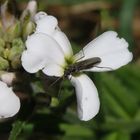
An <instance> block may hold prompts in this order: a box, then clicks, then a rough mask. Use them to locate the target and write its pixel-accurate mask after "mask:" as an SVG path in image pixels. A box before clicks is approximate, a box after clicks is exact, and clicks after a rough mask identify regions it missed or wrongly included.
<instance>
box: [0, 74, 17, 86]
mask: <svg viewBox="0 0 140 140" xmlns="http://www.w3.org/2000/svg"><path fill="white" fill-rule="evenodd" d="M0 78H1V80H2V81H3V82H4V83H6V84H7V85H12V82H13V81H14V80H15V79H16V75H15V73H13V72H3V74H1V77H0Z"/></svg>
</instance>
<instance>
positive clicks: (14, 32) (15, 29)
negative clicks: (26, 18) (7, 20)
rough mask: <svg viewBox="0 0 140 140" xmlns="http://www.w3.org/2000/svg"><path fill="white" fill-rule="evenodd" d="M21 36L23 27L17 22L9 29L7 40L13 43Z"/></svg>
mask: <svg viewBox="0 0 140 140" xmlns="http://www.w3.org/2000/svg"><path fill="white" fill-rule="evenodd" d="M20 34H21V25H20V22H19V21H17V22H16V23H15V24H14V25H12V26H10V27H9V28H8V29H7V40H8V41H10V42H11V41H12V40H13V39H14V38H17V37H19V36H20Z"/></svg>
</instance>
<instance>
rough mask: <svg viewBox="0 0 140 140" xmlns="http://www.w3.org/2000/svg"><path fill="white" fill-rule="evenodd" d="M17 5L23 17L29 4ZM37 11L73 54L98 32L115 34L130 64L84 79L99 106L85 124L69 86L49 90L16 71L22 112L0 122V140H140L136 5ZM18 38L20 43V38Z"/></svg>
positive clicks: (139, 14)
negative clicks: (53, 22)
mask: <svg viewBox="0 0 140 140" xmlns="http://www.w3.org/2000/svg"><path fill="white" fill-rule="evenodd" d="M11 2H12V3H14V1H12V0H11ZM16 2H17V5H16V6H17V7H16V8H17V9H18V12H19V13H21V11H23V10H24V8H25V6H26V5H27V2H28V1H27V0H17V1H16ZM17 9H15V10H17ZM40 10H42V11H45V12H47V13H48V14H50V15H54V16H56V17H57V18H58V21H59V26H60V28H61V29H62V31H64V32H65V33H66V35H67V36H68V38H69V39H70V41H71V43H72V47H73V50H74V51H75V52H77V51H78V50H80V49H81V48H82V47H84V45H86V44H87V43H88V42H89V41H91V40H92V39H93V38H95V37H96V36H98V35H99V34H101V33H102V32H104V31H107V30H115V31H117V32H118V33H119V36H120V37H123V38H125V39H126V40H127V41H128V42H129V44H130V46H129V49H130V50H131V51H132V52H133V55H134V59H133V62H131V63H130V64H128V65H126V66H124V67H122V68H120V69H119V70H116V71H113V72H105V73H88V75H89V76H90V77H91V78H92V80H93V81H94V83H95V85H96V87H97V89H98V92H99V97H100V102H101V108H100V112H99V113H98V115H97V116H96V117H95V118H93V119H92V120H90V121H88V122H82V121H80V120H79V119H78V117H77V114H76V97H75V92H74V89H73V87H72V85H71V84H70V83H69V81H67V80H65V81H62V82H61V83H60V82H58V83H57V84H55V85H54V86H53V87H52V88H48V87H49V84H50V81H51V82H53V81H55V78H50V77H46V76H44V75H43V74H42V73H38V74H28V73H26V72H24V71H23V69H22V68H18V69H16V71H18V72H19V73H20V74H21V73H22V75H23V77H22V76H21V77H20V78H21V79H24V80H21V81H19V82H18V83H16V84H15V89H16V91H17V95H19V97H20V98H21V102H22V107H21V110H20V112H19V113H18V114H17V116H15V117H14V118H11V119H7V120H4V121H1V123H0V140H7V139H9V140H140V57H139V56H140V1H139V0H38V11H40ZM15 38H16V37H15ZM18 38H21V39H22V41H23V43H24V39H23V36H22V37H20V36H18ZM60 84H61V90H60V97H59V98H58V90H59V89H60V87H59V86H60ZM55 89H57V91H56V90H55ZM42 93H45V94H42Z"/></svg>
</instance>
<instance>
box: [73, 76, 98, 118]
mask: <svg viewBox="0 0 140 140" xmlns="http://www.w3.org/2000/svg"><path fill="white" fill-rule="evenodd" d="M71 82H72V85H73V86H74V87H75V88H76V96H77V109H78V116H79V118H80V119H81V120H84V121H88V120H90V119H92V118H93V117H94V116H95V115H96V114H97V113H98V111H99V106H100V102H99V98H98V92H97V89H96V87H95V85H94V84H93V82H92V80H91V79H90V78H89V77H88V76H87V75H85V74H81V75H78V76H76V77H74V76H72V78H71Z"/></svg>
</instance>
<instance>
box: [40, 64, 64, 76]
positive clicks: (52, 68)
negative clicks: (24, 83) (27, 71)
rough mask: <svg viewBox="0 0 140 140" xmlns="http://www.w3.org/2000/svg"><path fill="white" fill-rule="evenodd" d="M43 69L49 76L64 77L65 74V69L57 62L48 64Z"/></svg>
mask: <svg viewBox="0 0 140 140" xmlns="http://www.w3.org/2000/svg"><path fill="white" fill-rule="evenodd" d="M42 71H43V73H45V74H46V75H48V76H56V77H62V76H63V74H64V69H63V68H62V67H61V66H60V65H57V64H48V65H47V66H46V67H45V68H44V69H43V70H42Z"/></svg>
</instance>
